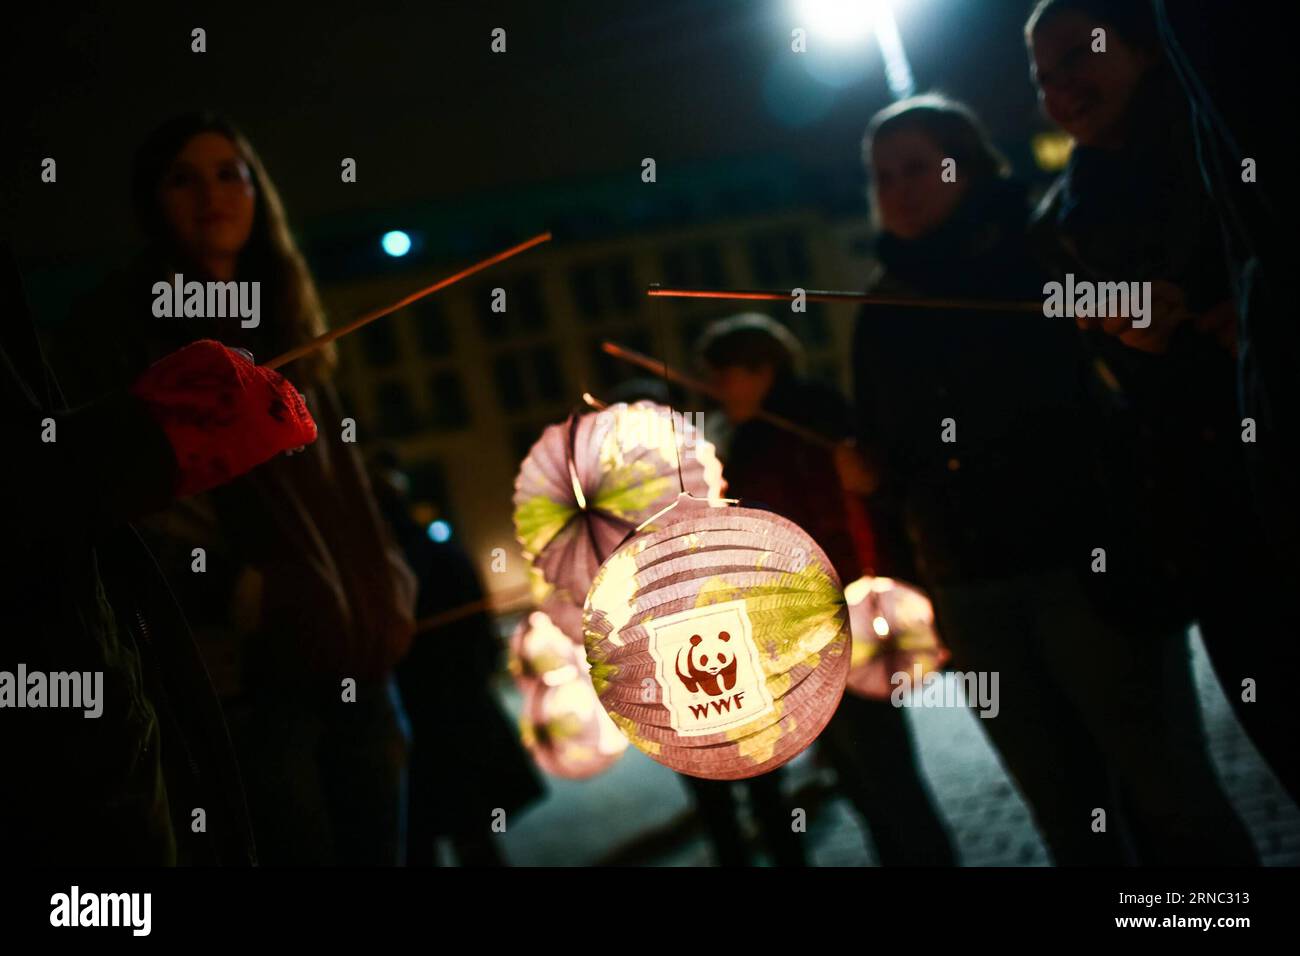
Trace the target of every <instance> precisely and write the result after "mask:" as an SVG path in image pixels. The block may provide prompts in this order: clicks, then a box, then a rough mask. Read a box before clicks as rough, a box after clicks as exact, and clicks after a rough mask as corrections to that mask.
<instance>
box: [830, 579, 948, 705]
mask: <svg viewBox="0 0 1300 956" xmlns="http://www.w3.org/2000/svg"><path fill="white" fill-rule="evenodd" d="M844 599H845V600H846V601H847V602H848V605H849V624H850V626H851V628H852V631H853V663H852V666H851V667H850V668H849V681H848V689H849V690H850V691H852V692H853V693H855V694H858V695H859V696H861V697H870V698H872V699H875V700H884V699H887V698H888V697H889V695H890V694H891V693H892V692H893V689H894V685H893V683H892V678H893V676H894V675H895V674H897V673H900V672H905V673H907V674H908V676H909V677H910V678H911V680H912V686H914V687H916V686H920V682H921V679H922V678H924V676H925V675H926V674H928V673H930V672H931V671H935V670H938V669H939V668H940V667H942V666H943V665H944V664H945V663H947V661H948V658H949V656H950V655H949V653H948V648H946V647H945V646H944V645H943V642H942V641H940V640H939V635H938V634H936V633H935V630H934V608H933V607H932V606H931V604H930V600H929V598H927V597H926V596H925V595H924V594H922V593H921V592H920V591H918V590H917V589H916V588H914V587H910V586H909V585H906V584H904V583H903V582H901V581H895V580H894V579H892V578H870V577H867V578H858V579H857V580H856V581H853V582H851V583H850V584H849V585H848V587H846V588H845V589H844Z"/></svg>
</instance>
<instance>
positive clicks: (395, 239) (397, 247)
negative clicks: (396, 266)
mask: <svg viewBox="0 0 1300 956" xmlns="http://www.w3.org/2000/svg"><path fill="white" fill-rule="evenodd" d="M379 243H380V245H382V246H383V247H384V252H386V253H388V254H389V255H390V256H394V257H396V256H404V255H406V254H407V253H408V252H410V251H411V237H410V236H408V235H407V234H406V233H404V232H402V230H400V229H394V230H393V231H392V232H386V233H384V237H383V238H382V239H380V240H379Z"/></svg>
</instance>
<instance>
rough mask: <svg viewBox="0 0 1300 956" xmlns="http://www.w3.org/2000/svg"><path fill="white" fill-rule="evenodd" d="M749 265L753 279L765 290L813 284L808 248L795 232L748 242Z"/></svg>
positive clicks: (756, 238) (786, 231) (780, 232)
mask: <svg viewBox="0 0 1300 956" xmlns="http://www.w3.org/2000/svg"><path fill="white" fill-rule="evenodd" d="M749 262H750V267H751V268H752V269H753V270H754V278H755V279H756V280H757V281H758V282H759V283H760V284H761V285H764V286H773V287H776V288H785V287H786V286H790V287H793V286H794V285H797V284H799V283H802V282H811V281H812V277H811V276H810V275H809V268H810V260H809V258H808V246H807V243H806V242H805V241H804V237H803V234H802V233H801V232H799V231H798V230H797V229H784V230H781V231H779V232H768V233H763V234H762V235H758V236H755V237H753V238H752V239H750V241H749Z"/></svg>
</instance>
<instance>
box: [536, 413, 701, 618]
mask: <svg viewBox="0 0 1300 956" xmlns="http://www.w3.org/2000/svg"><path fill="white" fill-rule="evenodd" d="M674 423H675V427H674ZM679 448H680V449H681V476H680V478H679V476H678V452H677V449H679ZM683 483H684V484H685V490H686V491H687V492H688V493H689V494H691V495H694V496H696V497H697V498H702V499H709V498H713V499H716V498H719V497H721V495H722V492H723V489H724V488H725V485H724V483H723V480H722V465H721V463H720V462H719V461H718V457H717V455H716V454H715V453H714V449H713V446H712V445H711V444H710V443H709V442H707V441H705V440H704V439H703V437H701V436H699V435H696V434H695V433H694V432H691V431H688V430H687V429H686V428H685V427H684V423H683V418H682V416H681V415H680V414H677V415H673V413H671V412H670V410H669V409H668V408H667V407H665V406H663V405H657V404H655V403H654V402H637V403H635V404H633V405H627V404H624V403H619V404H616V405H611V406H609V407H608V408H606V409H603V410H602V411H600V412H590V413H588V414H585V415H582V416H580V417H576V418H570V419H569V420H568V421H566V422H564V423H562V424H559V425H551V426H550V427H548V428H547V429H546V430H545V431H544V432H543V433H542V437H541V438H540V439H538V441H537V443H536V444H535V445H533V447H532V449H531V450H530V451H529V452H528V456H527V457H526V458H525V459H524V462H523V464H522V466H521V467H520V470H519V476H518V478H517V479H516V480H515V496H514V504H515V513H514V521H515V535H516V537H517V538H518V540H519V543H520V544H521V545H522V546H523V551H524V555H525V557H527V558H528V560H529V561H531V562H532V563H533V565H534V567H536V568H537V570H538V571H539V572H540V573H541V574H542V576H543V578H544V579H545V580H546V582H547V583H548V584H550V585H552V586H554V587H555V588H556V589H557V591H559V592H560V594H559V596H560V597H561V598H566V599H568V600H569V601H571V602H572V603H574V604H581V603H582V601H583V599H584V598H585V597H586V595H587V591H588V590H589V589H590V587H591V582H592V579H593V578H594V577H595V575H596V570H597V569H598V568H599V567H600V565H601V562H602V561H604V560H605V558H607V557H609V555H610V554H612V553H613V552H614V550H615V549H616V548H617V547H618V546H619V545H620V544H622V543H623V541H624V539H625V538H626V537H627V536H628V534H629V533H631V532H632V531H633V530H635V529H636V528H637V527H638V526H639V525H641V524H642V523H643V522H645V521H646V520H647V519H649V518H651V517H654V516H655V515H656V514H658V513H659V512H660V511H662V510H663V509H664V508H667V507H668V506H669V505H671V504H672V503H673V502H674V501H675V500H677V497H678V495H679V493H680V492H681V491H682V484H683ZM706 506H707V504H706V503H705V502H700V503H698V504H697V503H693V502H688V504H687V505H683V506H679V507H706ZM675 510H676V509H675Z"/></svg>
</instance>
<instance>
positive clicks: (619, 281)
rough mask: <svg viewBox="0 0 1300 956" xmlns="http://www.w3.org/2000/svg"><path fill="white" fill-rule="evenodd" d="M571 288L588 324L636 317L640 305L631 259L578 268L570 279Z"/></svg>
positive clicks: (580, 311)
mask: <svg viewBox="0 0 1300 956" xmlns="http://www.w3.org/2000/svg"><path fill="white" fill-rule="evenodd" d="M569 288H570V290H571V291H572V293H573V301H574V304H575V305H577V307H578V312H579V314H580V315H581V316H582V317H583V318H584V319H586V320H587V321H599V320H601V319H605V318H610V317H613V316H627V315H633V314H635V313H636V311H637V309H638V307H639V305H640V296H639V295H638V292H637V288H636V279H635V278H634V277H633V274H632V262H631V260H629V259H613V260H610V261H607V262H598V263H590V264H587V265H583V266H579V267H578V268H576V269H574V270H573V272H572V274H570V276H569Z"/></svg>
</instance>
